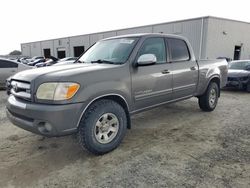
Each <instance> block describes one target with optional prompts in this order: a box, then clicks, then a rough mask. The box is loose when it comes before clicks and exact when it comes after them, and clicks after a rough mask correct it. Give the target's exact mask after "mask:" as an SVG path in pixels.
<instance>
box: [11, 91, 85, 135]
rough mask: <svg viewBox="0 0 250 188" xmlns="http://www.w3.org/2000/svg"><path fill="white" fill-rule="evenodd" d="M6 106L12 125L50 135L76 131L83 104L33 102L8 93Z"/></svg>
mask: <svg viewBox="0 0 250 188" xmlns="http://www.w3.org/2000/svg"><path fill="white" fill-rule="evenodd" d="M6 108H7V109H6V113H7V117H8V118H9V119H10V121H11V122H12V123H13V124H14V125H16V126H18V127H20V128H23V129H25V130H27V131H30V132H33V133H36V134H40V135H44V136H47V137H52V136H63V135H68V134H72V133H75V132H76V131H77V126H78V121H79V119H80V116H81V112H82V110H83V108H84V104H83V103H75V104H65V105H47V104H34V103H30V102H26V101H25V102H24V101H21V100H19V99H17V98H15V97H14V96H13V95H10V97H9V98H8V101H7V105H6Z"/></svg>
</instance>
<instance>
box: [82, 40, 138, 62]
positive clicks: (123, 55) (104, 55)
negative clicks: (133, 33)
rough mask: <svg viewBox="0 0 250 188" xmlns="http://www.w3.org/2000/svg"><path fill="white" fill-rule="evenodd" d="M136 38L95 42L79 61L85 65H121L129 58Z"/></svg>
mask: <svg viewBox="0 0 250 188" xmlns="http://www.w3.org/2000/svg"><path fill="white" fill-rule="evenodd" d="M137 41H138V38H118V39H109V40H103V41H99V42H97V43H96V44H95V45H93V46H92V47H91V48H90V49H89V50H88V51H87V52H86V53H84V54H83V56H82V57H81V58H80V59H79V61H80V62H85V63H110V64H122V63H125V62H126V61H127V59H128V58H129V56H130V54H131V52H132V50H133V48H134V46H135V44H136V42H137Z"/></svg>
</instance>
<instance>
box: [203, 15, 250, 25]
mask: <svg viewBox="0 0 250 188" xmlns="http://www.w3.org/2000/svg"><path fill="white" fill-rule="evenodd" d="M207 18H213V19H217V20H226V21H231V22H239V23H244V24H250V22H246V21H240V20H234V19H230V18H222V17H216V16H207Z"/></svg>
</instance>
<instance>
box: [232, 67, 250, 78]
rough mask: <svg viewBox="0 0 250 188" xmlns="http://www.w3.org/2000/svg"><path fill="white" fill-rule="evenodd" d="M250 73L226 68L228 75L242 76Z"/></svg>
mask: <svg viewBox="0 0 250 188" xmlns="http://www.w3.org/2000/svg"><path fill="white" fill-rule="evenodd" d="M248 75H250V71H247V70H238V69H228V77H243V76H248Z"/></svg>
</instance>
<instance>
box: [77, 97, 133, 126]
mask: <svg viewBox="0 0 250 188" xmlns="http://www.w3.org/2000/svg"><path fill="white" fill-rule="evenodd" d="M103 99H108V100H112V101H115V102H117V103H118V104H120V105H121V106H122V107H123V109H124V110H125V113H126V117H127V121H128V125H127V128H128V129H131V119H130V114H129V105H128V103H127V101H126V99H125V98H124V97H123V96H122V95H120V94H114V93H112V94H106V95H102V96H99V97H96V98H94V99H93V100H91V101H90V102H89V103H88V104H87V106H86V107H85V108H84V109H83V111H82V113H81V116H80V118H79V120H78V124H77V127H79V124H80V121H81V119H82V117H83V116H84V114H85V112H86V111H87V109H88V108H89V107H90V106H91V104H93V103H95V102H97V101H99V100H103Z"/></svg>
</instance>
